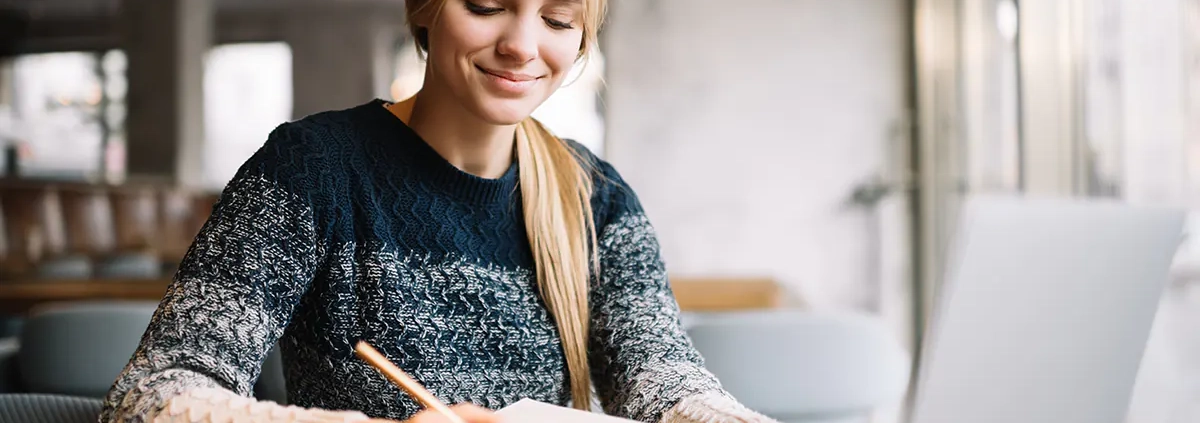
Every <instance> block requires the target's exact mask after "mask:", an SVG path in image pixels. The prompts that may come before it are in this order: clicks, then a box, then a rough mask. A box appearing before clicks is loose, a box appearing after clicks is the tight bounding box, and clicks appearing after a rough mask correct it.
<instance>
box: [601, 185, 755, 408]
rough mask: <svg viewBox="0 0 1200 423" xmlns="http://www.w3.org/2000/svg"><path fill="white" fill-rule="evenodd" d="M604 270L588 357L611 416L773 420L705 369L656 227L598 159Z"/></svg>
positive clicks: (627, 187)
mask: <svg viewBox="0 0 1200 423" xmlns="http://www.w3.org/2000/svg"><path fill="white" fill-rule="evenodd" d="M600 167H601V170H602V171H603V172H602V175H601V178H602V179H604V180H602V181H597V186H602V185H603V186H604V188H600V189H598V191H597V192H602V191H601V190H603V191H607V192H604V193H602V194H601V199H600V203H599V204H595V203H594V205H593V207H594V208H600V207H602V208H603V209H604V210H606V212H605V213H603V214H604V215H605V217H604V220H605V222H604V223H603V225H602V226H600V225H598V227H599V229H598V230H597V237H598V248H599V251H598V254H599V259H600V269H599V272H598V277H597V278H596V279H597V280H596V281H595V283H596V284H597V285H596V286H594V287H593V289H592V291H591V294H590V295H589V297H590V298H589V300H590V302H591V308H592V310H591V335H590V340H589V344H590V345H591V346H590V348H591V352H590V354H589V356H590V358H589V360H590V361H591V367H592V373H593V380H594V383H595V385H596V392H597V394H598V395H599V397H600V400H601V404H602V405H603V407H604V410H605V412H606V413H608V414H612V415H617V416H621V417H625V418H629V419H633V420H637V421H642V422H662V423H700V422H706V423H725V422H730V423H732V422H773V420H771V419H769V418H767V417H765V416H762V415H761V414H758V413H755V412H753V411H750V410H749V409H747V408H746V407H744V406H742V405H741V404H740V403H738V402H737V401H736V400H734V399H733V398H732V397H731V396H730V395H729V394H728V393H727V392H726V391H725V390H724V389H722V387H721V384H720V383H719V382H718V381H717V378H716V377H715V376H713V375H712V373H709V372H708V371H707V370H706V369H705V368H704V362H703V359H702V358H701V356H700V353H699V352H697V351H696V349H695V348H694V347H693V346H692V343H691V340H690V339H689V338H688V336H687V333H686V332H684V330H683V328H682V325H681V323H680V320H679V305H678V303H676V301H675V297H674V294H672V292H671V289H670V287H669V285H668V283H667V273H666V269H665V265H664V263H663V259H662V256H661V254H660V251H659V243H658V238H657V235H656V234H655V231H654V227H653V226H652V225H651V224H650V221H649V219H647V218H646V216H645V213H644V212H643V211H642V208H641V205H640V203H639V202H638V200H637V197H636V196H635V195H634V194H633V192H632V190H631V189H630V188H629V186H628V185H626V184H625V183H624V181H622V180H621V178H620V176H619V175H618V174H617V173H616V171H615V170H613V169H612V168H611V166H610V165H607V164H606V163H603V162H601V163H600Z"/></svg>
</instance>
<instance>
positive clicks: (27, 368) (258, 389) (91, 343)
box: [0, 302, 287, 404]
mask: <svg viewBox="0 0 1200 423" xmlns="http://www.w3.org/2000/svg"><path fill="white" fill-rule="evenodd" d="M157 306H158V304H157V303H153V302H77V303H64V304H59V305H55V306H53V307H48V308H44V309H42V310H41V311H38V312H36V313H34V314H33V315H31V316H30V317H29V318H28V320H27V321H26V322H25V324H24V326H23V328H22V330H21V334H20V336H19V337H18V339H17V340H11V339H10V340H2V341H0V392H4V393H43V394H59V395H70V396H81V397H90V398H103V397H104V396H105V395H106V394H107V393H108V390H109V388H111V387H112V383H113V381H114V380H116V378H117V375H118V374H120V373H121V370H122V369H124V368H125V365H126V364H127V363H128V362H129V359H130V357H132V356H133V352H134V350H136V349H137V346H138V343H139V342H140V341H141V337H142V334H143V333H145V331H146V326H147V325H149V324H150V318H151V316H152V315H153V314H154V310H155V309H156V308H157ZM254 394H255V396H256V397H257V398H260V399H269V400H272V401H275V402H278V403H281V404H286V403H287V389H286V387H285V383H284V377H283V365H282V360H281V358H280V355H279V352H278V351H277V350H273V351H272V352H271V353H270V354H269V355H268V356H267V359H266V361H265V362H264V363H263V372H262V376H260V377H259V380H258V383H257V384H256V385H255V387H254Z"/></svg>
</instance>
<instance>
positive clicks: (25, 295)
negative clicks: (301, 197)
mask: <svg viewBox="0 0 1200 423" xmlns="http://www.w3.org/2000/svg"><path fill="white" fill-rule="evenodd" d="M168 284H170V280H169V279H86V280H32V281H8V282H0V312H3V313H8V314H24V313H27V312H28V311H29V310H31V309H33V308H34V307H36V306H38V305H39V304H44V303H53V302H62V301H88V300H149V301H157V300H160V299H162V296H163V294H164V293H166V291H167V285H168ZM671 290H672V291H673V292H674V294H675V299H676V301H678V302H679V307H680V309H682V310H684V311H689V312H721V311H738V310H762V309H773V308H781V307H784V305H785V296H786V294H785V292H784V290H783V288H782V287H781V286H780V285H779V284H778V283H776V282H775V281H774V280H771V279H769V278H694V277H693V278H683V277H677V278H672V279H671Z"/></svg>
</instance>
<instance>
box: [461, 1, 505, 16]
mask: <svg viewBox="0 0 1200 423" xmlns="http://www.w3.org/2000/svg"><path fill="white" fill-rule="evenodd" d="M463 5H465V6H466V7H467V11H469V12H471V13H474V14H476V15H480V16H492V15H495V14H497V13H500V12H503V11H504V9H502V8H499V7H487V6H482V5H479V4H475V3H473V2H470V1H463Z"/></svg>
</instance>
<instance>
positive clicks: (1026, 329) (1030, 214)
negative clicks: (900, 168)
mask: <svg viewBox="0 0 1200 423" xmlns="http://www.w3.org/2000/svg"><path fill="white" fill-rule="evenodd" d="M1183 221H1184V213H1183V212H1182V211H1179V210H1167V209H1155V208H1135V207H1130V206H1125V205H1119V204H1112V203H1096V202H1077V201H1073V200H1022V199H1016V198H996V197H989V198H976V199H972V200H970V201H969V202H968V204H967V205H966V207H965V208H964V209H963V214H962V223H963V224H962V225H961V228H962V229H961V230H960V233H959V234H958V236H957V238H956V240H955V243H956V245H955V248H954V250H953V253H952V255H954V256H955V257H952V260H950V261H949V266H948V268H947V275H946V276H947V277H946V279H945V280H946V285H945V286H944V287H943V289H942V291H941V292H942V295H941V297H940V298H939V299H938V301H937V302H936V303H935V304H934V310H933V313H932V315H931V325H930V328H929V332H928V334H929V336H928V337H927V338H926V342H925V348H924V350H923V356H922V365H921V371H920V372H919V376H918V380H917V385H916V391H915V397H914V401H915V402H914V403H913V409H912V412H913V414H912V417H913V419H912V422H913V423H1014V422H1020V423H1119V422H1122V421H1124V419H1125V415H1126V413H1127V411H1126V409H1127V408H1128V405H1129V400H1130V395H1131V393H1132V389H1133V383H1134V379H1135V377H1136V375H1137V371H1138V366H1139V363H1140V361H1141V357H1142V353H1143V351H1144V349H1145V346H1146V340H1147V337H1148V336H1149V332H1150V326H1151V324H1152V322H1153V320H1154V315H1155V310H1156V309H1157V307H1158V302H1159V297H1160V295H1161V294H1162V292H1163V289H1164V287H1165V284H1166V282H1167V279H1168V267H1169V266H1170V263H1171V261H1172V258H1173V257H1174V255H1175V251H1176V248H1177V247H1178V246H1179V244H1180V241H1181V239H1182V236H1181V234H1182V230H1183V229H1182V228H1183Z"/></svg>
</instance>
